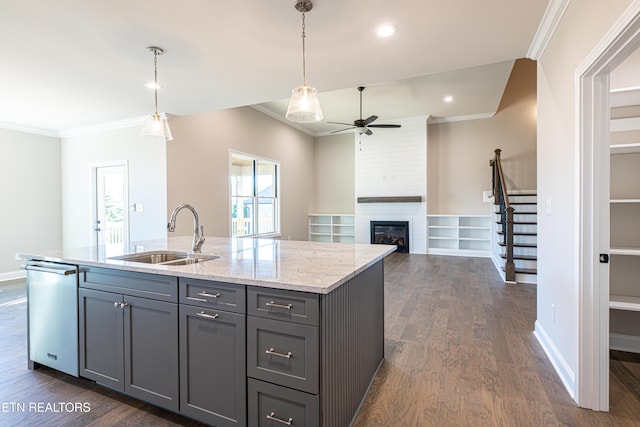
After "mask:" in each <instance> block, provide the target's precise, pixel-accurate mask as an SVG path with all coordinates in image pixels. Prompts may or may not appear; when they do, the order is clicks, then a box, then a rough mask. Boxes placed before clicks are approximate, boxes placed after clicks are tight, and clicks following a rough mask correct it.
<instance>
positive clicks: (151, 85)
mask: <svg viewBox="0 0 640 427" xmlns="http://www.w3.org/2000/svg"><path fill="white" fill-rule="evenodd" d="M144 85H145V86H146V87H148V88H149V89H162V86H160V85H158V87H157V88H156V84H155V83H154V82H147V83H145V84H144Z"/></svg>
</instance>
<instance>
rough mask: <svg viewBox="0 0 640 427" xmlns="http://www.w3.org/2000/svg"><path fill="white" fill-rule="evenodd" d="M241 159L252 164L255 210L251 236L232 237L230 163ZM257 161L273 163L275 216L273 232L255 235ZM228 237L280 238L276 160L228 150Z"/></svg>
mask: <svg viewBox="0 0 640 427" xmlns="http://www.w3.org/2000/svg"><path fill="white" fill-rule="evenodd" d="M234 157H236V158H243V159H246V160H250V161H253V162H254V168H253V182H254V183H253V196H252V197H253V206H255V207H256V208H255V210H254V214H253V218H252V220H253V224H252V229H253V231H254V233H253V234H245V235H242V236H234V235H233V197H234V195H233V188H232V180H231V177H232V176H233V172H232V166H233V165H232V162H233V158H234ZM258 161H265V162H269V163H273V164H274V165H275V167H276V174H275V175H276V176H275V188H274V192H275V197H274V208H275V215H274V222H275V224H274V228H275V231H273V232H269V233H257V232H255V231H256V230H258V219H259V218H258V209H257V208H258V199H259V197H258V193H257V191H258V186H257V182H256V181H257V174H256V167H255V166H256V163H257V162H258ZM228 164H229V198H228V201H229V235H230V236H231V237H280V236H281V232H280V162H279V161H278V160H274V159H269V158H267V157H262V156H257V155H255V154H249V153H244V152H241V151H235V150H229V163H228Z"/></svg>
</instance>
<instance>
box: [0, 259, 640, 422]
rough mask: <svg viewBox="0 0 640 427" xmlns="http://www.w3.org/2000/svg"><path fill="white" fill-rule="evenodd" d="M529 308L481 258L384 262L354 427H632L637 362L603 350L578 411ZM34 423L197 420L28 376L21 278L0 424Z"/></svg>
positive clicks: (12, 289)
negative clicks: (591, 400) (602, 406)
mask: <svg viewBox="0 0 640 427" xmlns="http://www.w3.org/2000/svg"><path fill="white" fill-rule="evenodd" d="M535 312H536V287H535V286H532V285H505V284H504V283H502V282H501V280H500V278H499V277H498V275H497V272H496V271H495V268H494V267H493V264H492V263H491V261H490V260H488V259H481V258H459V257H443V256H424V255H413V254H411V255H409V254H393V255H391V256H389V257H388V258H387V259H386V261H385V322H386V323H385V362H384V363H383V365H382V367H381V369H380V371H379V373H378V376H377V377H376V379H375V381H374V383H373V385H372V387H371V390H370V392H369V395H368V397H367V399H366V401H365V402H364V404H363V407H362V410H361V412H360V414H359V416H358V418H357V419H356V421H355V424H354V425H355V426H358V427H362V426H640V355H637V354H630V353H622V352H612V353H611V364H610V365H611V368H610V369H611V381H610V396H611V397H610V401H611V411H610V412H609V413H603V412H595V411H590V410H586V409H581V408H578V407H577V406H576V405H575V403H574V402H573V400H571V398H570V397H569V395H568V393H567V392H566V390H565V388H564V386H563V385H562V383H561V382H560V380H559V378H558V377H557V375H556V374H555V372H554V370H553V367H552V366H551V363H550V362H549V361H548V360H547V358H546V356H545V354H544V352H543V350H542V348H541V347H540V345H539V344H538V342H537V341H536V339H535V337H534V336H533V333H532V330H533V324H534V321H535V317H536V316H535ZM65 403H72V404H77V403H80V404H83V403H86V404H87V406H85V409H87V407H88V409H90V410H89V411H84V412H83V411H78V410H74V411H70V412H67V411H66V410H67V409H70V408H71V407H69V405H65ZM20 405H22V406H20ZM47 405H49V406H47ZM40 425H47V426H178V425H183V426H198V425H201V424H199V423H197V422H195V421H192V420H190V419H188V418H184V417H181V416H179V415H176V414H173V413H171V412H168V411H164V410H162V409H159V408H156V407H154V406H152V405H148V404H145V403H143V402H140V401H138V400H136V399H131V398H128V397H126V396H123V395H121V394H119V393H116V392H113V391H111V390H109V389H106V388H104V387H101V386H97V385H95V384H94V383H92V382H90V381H87V380H83V379H78V378H73V377H70V376H68V375H65V374H62V373H59V372H57V371H54V370H52V369H48V368H41V369H38V370H36V371H29V370H28V369H27V368H26V302H25V283H24V282H14V283H11V284H4V285H0V426H40Z"/></svg>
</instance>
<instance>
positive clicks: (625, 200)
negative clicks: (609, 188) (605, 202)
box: [609, 199, 640, 204]
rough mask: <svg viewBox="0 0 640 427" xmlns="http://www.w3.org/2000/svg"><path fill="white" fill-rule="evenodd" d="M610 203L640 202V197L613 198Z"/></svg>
mask: <svg viewBox="0 0 640 427" xmlns="http://www.w3.org/2000/svg"><path fill="white" fill-rule="evenodd" d="M609 203H613V204H617V203H640V199H611V200H610V201H609Z"/></svg>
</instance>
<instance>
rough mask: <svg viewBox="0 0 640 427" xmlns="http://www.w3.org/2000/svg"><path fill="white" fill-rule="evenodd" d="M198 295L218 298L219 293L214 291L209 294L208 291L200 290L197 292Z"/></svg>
mask: <svg viewBox="0 0 640 427" xmlns="http://www.w3.org/2000/svg"><path fill="white" fill-rule="evenodd" d="M198 295H200V296H201V297H205V298H220V294H219V293H218V292H216V293H215V294H210V293H208V292H205V291H202V292H198Z"/></svg>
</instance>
